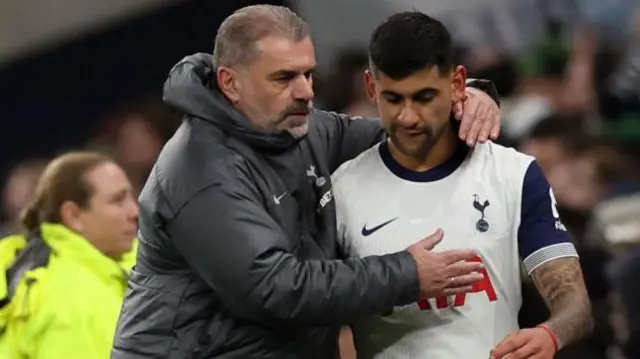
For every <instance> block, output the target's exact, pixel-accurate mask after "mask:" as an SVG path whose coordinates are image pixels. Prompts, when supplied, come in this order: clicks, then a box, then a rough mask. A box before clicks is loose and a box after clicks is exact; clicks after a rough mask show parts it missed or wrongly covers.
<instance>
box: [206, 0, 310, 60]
mask: <svg viewBox="0 0 640 359" xmlns="http://www.w3.org/2000/svg"><path fill="white" fill-rule="evenodd" d="M267 36H282V37H286V38H288V39H291V40H293V41H300V40H303V39H304V38H306V37H307V36H309V25H308V24H307V23H306V22H305V21H304V20H303V19H302V18H301V17H300V16H298V15H297V14H296V13H294V12H293V11H291V10H290V9H288V8H286V7H284V6H274V5H252V6H246V7H243V8H241V9H239V10H236V11H235V12H234V13H233V14H231V15H229V17H227V18H226V19H225V20H224V21H223V22H222V24H221V25H220V28H218V33H217V34H216V40H215V47H214V50H213V64H214V66H215V67H216V68H217V67H220V66H227V67H230V66H232V65H237V64H248V63H250V62H251V61H253V60H254V59H255V57H256V56H257V48H256V43H257V42H258V41H259V40H261V39H263V38H265V37H267Z"/></svg>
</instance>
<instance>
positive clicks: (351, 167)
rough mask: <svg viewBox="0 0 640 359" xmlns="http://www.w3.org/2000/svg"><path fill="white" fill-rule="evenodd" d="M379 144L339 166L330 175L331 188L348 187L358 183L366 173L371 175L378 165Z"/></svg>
mask: <svg viewBox="0 0 640 359" xmlns="http://www.w3.org/2000/svg"><path fill="white" fill-rule="evenodd" d="M379 146H380V143H378V144H377V145H375V146H373V147H371V148H369V149H368V150H366V151H364V152H362V153H361V154H359V155H358V156H356V157H355V158H353V159H351V160H349V161H346V162H344V163H343V164H341V165H340V166H339V167H338V169H337V170H335V171H334V172H333V173H332V174H331V182H332V183H333V187H334V188H336V187H341V186H348V184H349V183H358V182H360V179H362V177H366V176H367V173H369V174H370V173H371V171H372V170H375V168H376V167H378V165H379V164H380V154H379V148H378V147H379Z"/></svg>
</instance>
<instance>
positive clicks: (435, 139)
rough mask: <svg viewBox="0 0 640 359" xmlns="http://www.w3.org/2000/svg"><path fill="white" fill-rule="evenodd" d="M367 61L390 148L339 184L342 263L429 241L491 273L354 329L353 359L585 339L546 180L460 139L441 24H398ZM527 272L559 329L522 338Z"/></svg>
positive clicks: (492, 149)
mask: <svg viewBox="0 0 640 359" xmlns="http://www.w3.org/2000/svg"><path fill="white" fill-rule="evenodd" d="M369 51H370V70H368V72H367V74H366V80H367V86H368V91H369V95H370V97H371V98H373V99H374V100H375V101H376V102H377V104H378V109H379V111H380V115H381V118H382V121H383V123H384V125H385V128H386V131H387V134H388V139H387V140H385V141H383V142H382V143H380V144H379V145H378V146H376V147H373V148H371V149H369V150H367V151H365V152H364V153H363V154H361V155H360V156H358V157H357V158H356V159H354V160H352V161H350V162H347V163H345V164H343V165H342V166H341V167H340V168H339V169H338V170H337V171H336V172H335V174H334V176H333V181H334V191H335V198H336V207H337V216H338V238H339V240H340V241H341V246H342V248H343V250H344V251H345V252H347V253H348V254H350V255H351V256H355V257H368V256H375V255H386V254H387V253H393V252H396V251H399V250H402V249H403V248H406V247H409V246H411V245H412V244H413V243H414V242H415V241H416V240H419V239H420V238H422V237H424V236H425V235H426V234H428V233H432V232H434V231H435V232H434V235H435V236H437V238H438V242H439V244H438V246H437V247H436V248H437V250H445V251H446V250H452V249H456V248H472V249H474V250H475V251H477V253H478V256H477V257H476V258H473V259H471V261H475V262H482V263H484V265H485V267H486V270H482V274H483V279H482V280H481V281H479V282H478V283H476V284H474V285H473V290H472V291H471V293H461V294H457V295H454V296H438V297H437V298H429V299H421V300H418V301H416V302H414V303H409V304H407V305H404V306H396V307H395V308H394V309H393V311H389V312H388V313H386V314H382V313H380V315H376V316H374V317H372V318H370V319H367V320H363V321H362V323H358V324H360V325H356V327H355V332H354V335H355V338H356V340H355V342H356V344H357V349H358V354H359V357H362V358H402V359H409V358H438V359H448V358H452V359H453V358H489V357H491V358H509V359H520V358H535V359H550V358H552V357H553V355H554V354H555V352H556V351H557V350H558V348H561V347H563V346H565V345H567V344H569V343H571V342H573V341H575V340H577V339H579V338H581V337H582V336H584V335H585V334H586V333H587V332H588V331H589V330H590V329H589V328H590V327H591V316H590V313H591V311H590V303H589V299H588V297H587V294H586V291H585V288H584V283H583V279H582V273H581V269H580V264H579V262H578V258H577V254H576V251H575V248H574V246H573V245H572V243H571V242H570V241H569V237H568V235H567V232H566V230H565V228H564V226H563V224H562V222H561V221H560V219H559V217H558V214H557V211H556V207H555V206H556V203H555V200H554V197H553V192H552V191H551V188H550V187H549V184H548V183H547V181H546V179H545V178H544V175H543V174H542V172H541V170H540V168H539V167H538V165H537V164H536V163H535V161H534V159H533V158H531V157H529V156H526V155H524V154H520V153H518V152H516V151H514V150H512V149H507V148H505V147H502V146H499V145H496V144H494V143H491V142H489V143H486V144H482V145H478V146H476V147H475V148H473V149H469V148H468V147H467V146H465V144H464V143H462V142H460V140H459V139H458V138H457V136H456V130H455V127H456V123H455V122H453V121H451V106H452V104H453V103H455V102H457V101H459V100H460V98H462V97H463V96H464V95H465V92H464V87H465V86H464V85H465V77H466V74H465V69H464V68H463V67H462V66H453V64H452V44H451V39H450V36H449V33H448V32H447V30H446V29H445V27H444V26H443V25H442V24H441V23H440V22H439V21H437V20H435V19H433V18H430V17H429V16H427V15H425V14H422V13H420V12H405V13H399V14H396V15H393V16H391V17H390V18H389V19H388V20H387V21H386V22H384V23H383V24H382V25H380V26H379V27H378V28H377V29H376V31H375V32H374V33H373V35H372V38H371V43H370V45H369ZM435 244H436V243H432V245H435ZM431 248H433V246H432V247H430V249H431ZM521 259H522V260H523V262H524V266H525V267H526V269H527V272H528V273H529V274H530V275H532V276H533V279H534V281H535V283H536V285H537V288H538V290H539V292H540V294H541V295H542V296H543V297H544V299H545V300H546V302H547V304H548V306H549V308H550V310H551V317H550V318H549V320H548V321H547V322H545V323H544V324H542V325H540V326H538V327H537V328H533V329H523V330H518V322H517V314H518V310H519V309H520V303H521V297H520V271H519V268H520V260H521Z"/></svg>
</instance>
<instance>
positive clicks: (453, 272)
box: [409, 229, 484, 298]
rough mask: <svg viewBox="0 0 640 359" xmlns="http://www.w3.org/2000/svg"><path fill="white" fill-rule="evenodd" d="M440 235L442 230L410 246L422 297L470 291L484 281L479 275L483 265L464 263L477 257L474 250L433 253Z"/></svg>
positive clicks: (440, 238) (440, 239)
mask: <svg viewBox="0 0 640 359" xmlns="http://www.w3.org/2000/svg"><path fill="white" fill-rule="evenodd" d="M443 236H444V232H443V231H442V229H438V230H436V231H435V232H434V233H433V234H432V235H430V236H429V237H427V238H425V239H423V240H422V241H420V242H418V243H416V244H414V245H412V246H411V247H409V253H411V255H412V256H413V259H414V260H415V261H416V264H417V266H418V278H419V280H420V297H421V298H433V297H439V296H448V295H452V294H458V293H465V292H470V291H471V290H472V285H473V284H474V283H476V282H478V281H480V280H481V279H482V278H483V276H482V274H481V273H480V271H481V270H482V269H483V268H484V266H483V264H482V263H478V262H465V261H466V260H470V259H472V258H474V257H476V253H475V252H474V251H472V250H467V249H456V250H449V251H444V252H433V251H432V249H433V248H434V247H435V246H436V245H437V244H438V243H440V241H442V238H443Z"/></svg>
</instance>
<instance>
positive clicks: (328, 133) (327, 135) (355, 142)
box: [314, 79, 500, 172]
mask: <svg viewBox="0 0 640 359" xmlns="http://www.w3.org/2000/svg"><path fill="white" fill-rule="evenodd" d="M498 104H499V96H498V92H497V91H496V89H495V86H494V85H493V83H492V82H491V81H487V80H475V79H469V80H467V99H466V100H465V101H464V102H463V103H460V104H459V105H458V106H455V107H454V115H455V116H456V118H458V119H461V121H462V122H461V125H460V138H462V139H463V140H465V141H467V142H468V143H470V144H473V143H475V142H476V141H480V142H484V141H486V140H487V139H489V138H491V139H496V138H497V137H498V134H499V132H500V109H499V107H498ZM314 120H315V121H316V122H317V126H318V131H319V132H320V133H319V135H320V137H321V140H322V142H323V145H324V148H325V149H326V152H327V159H328V160H329V170H330V171H331V172H333V171H335V170H336V169H337V168H338V167H339V166H340V165H341V164H342V163H344V162H346V161H348V160H350V159H352V158H354V157H356V156H358V155H359V154H360V153H362V152H364V151H365V150H367V149H369V148H370V147H371V146H373V145H374V144H376V143H378V142H380V141H381V140H382V139H383V137H384V133H385V132H384V129H383V128H382V125H381V123H380V120H379V119H358V120H356V118H352V117H349V116H347V115H342V114H336V113H329V112H324V111H318V112H316V114H315V115H314Z"/></svg>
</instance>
